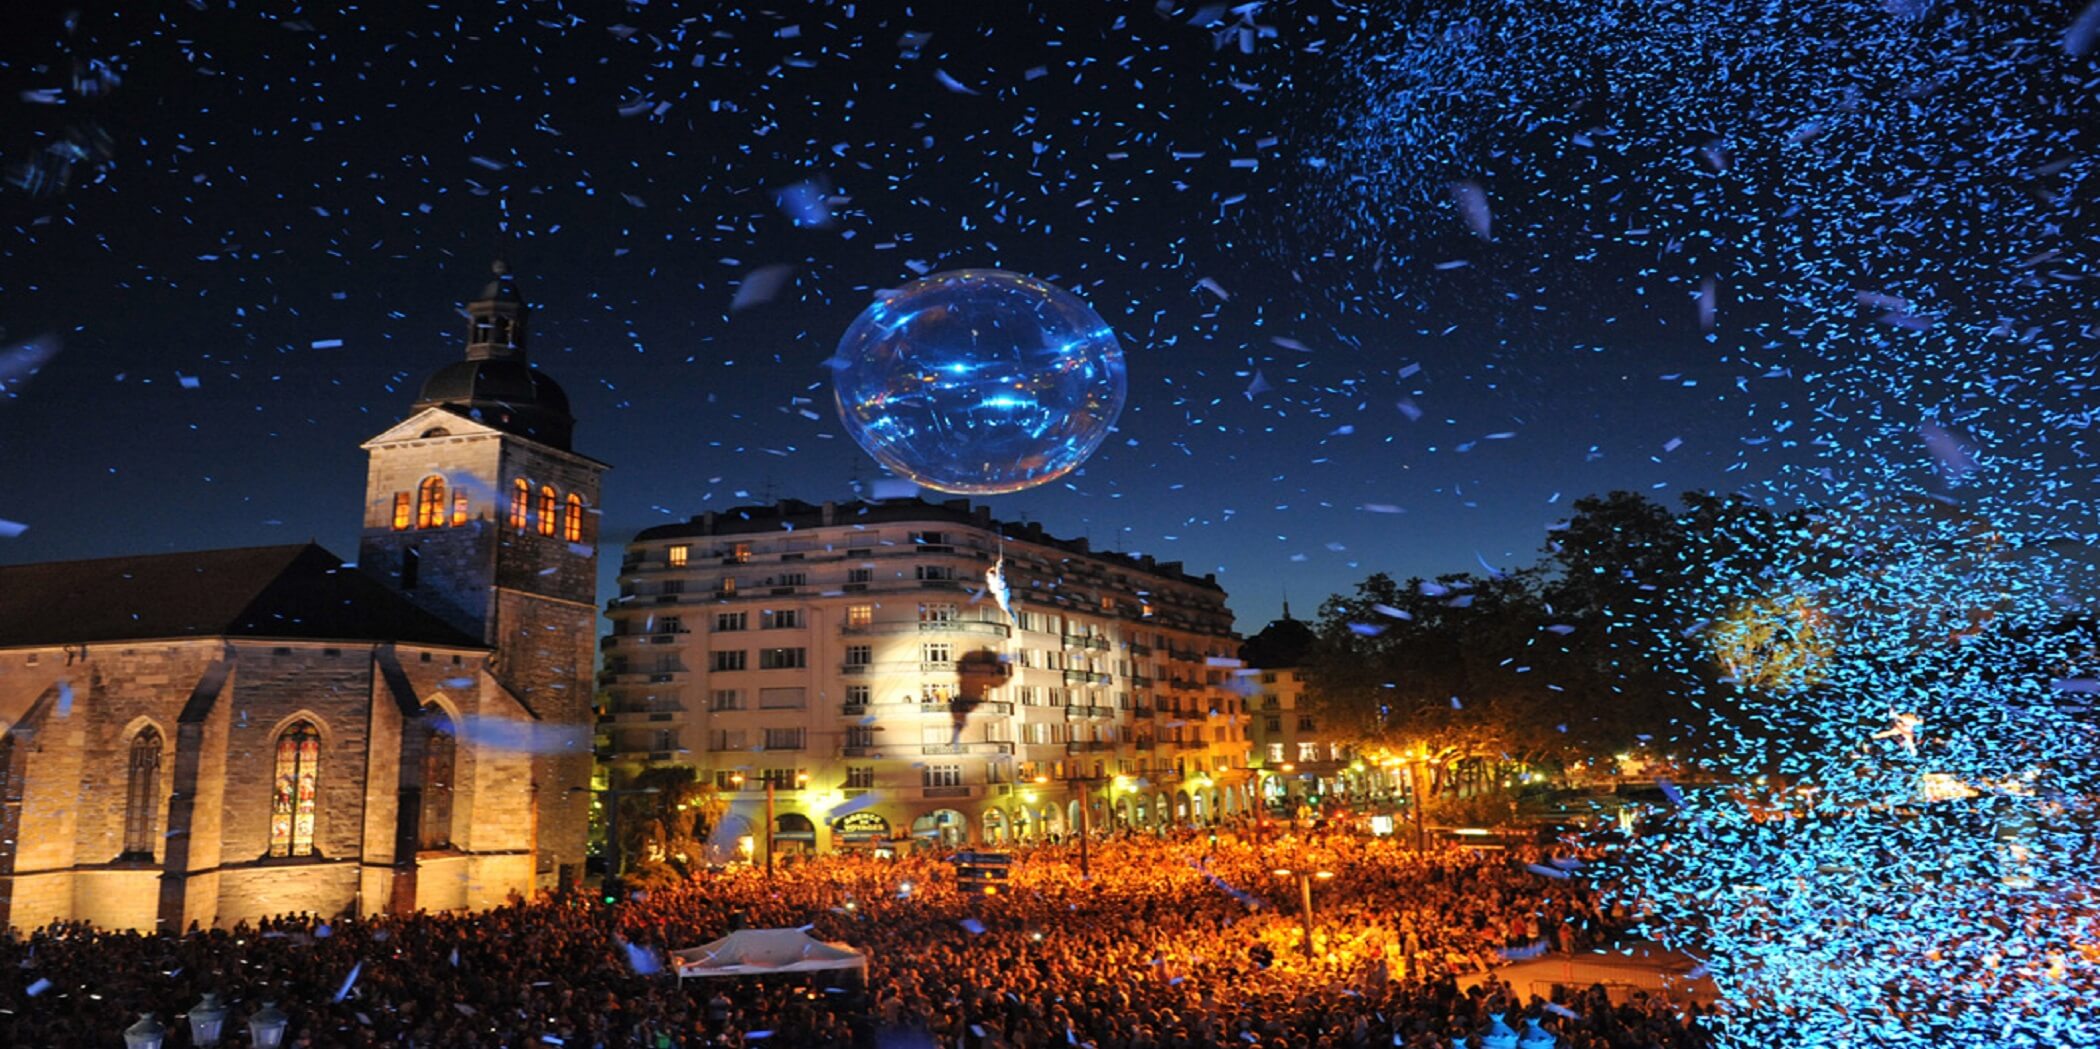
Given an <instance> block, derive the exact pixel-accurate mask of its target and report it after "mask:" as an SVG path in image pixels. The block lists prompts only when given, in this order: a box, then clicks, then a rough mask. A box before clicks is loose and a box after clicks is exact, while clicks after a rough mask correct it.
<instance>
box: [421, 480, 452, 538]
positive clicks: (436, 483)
mask: <svg viewBox="0 0 2100 1049" xmlns="http://www.w3.org/2000/svg"><path fill="white" fill-rule="evenodd" d="M416 527H417V528H443V527H445V479H444V478H442V477H438V476H436V475H432V476H429V477H425V478H423V483H422V484H421V485H419V486H417V488H416Z"/></svg>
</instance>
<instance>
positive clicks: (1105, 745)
mask: <svg viewBox="0 0 2100 1049" xmlns="http://www.w3.org/2000/svg"><path fill="white" fill-rule="evenodd" d="M1114 747H1115V743H1114V742H1113V741H1110V740H1105V739H1074V740H1068V741H1066V743H1065V753H1067V754H1087V753H1091V752H1094V751H1101V750H1111V749H1114Z"/></svg>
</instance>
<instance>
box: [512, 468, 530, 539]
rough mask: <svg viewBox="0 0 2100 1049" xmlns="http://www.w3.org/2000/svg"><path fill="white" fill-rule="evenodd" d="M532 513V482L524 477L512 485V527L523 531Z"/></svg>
mask: <svg viewBox="0 0 2100 1049" xmlns="http://www.w3.org/2000/svg"><path fill="white" fill-rule="evenodd" d="M531 513H532V482H530V481H527V480H526V479H524V478H523V477H520V478H518V479H517V480H515V481H512V482H511V483H510V526H511V527H512V528H517V529H520V530H522V529H523V528H524V527H525V519H526V517H527V516H528V515H529V514H531Z"/></svg>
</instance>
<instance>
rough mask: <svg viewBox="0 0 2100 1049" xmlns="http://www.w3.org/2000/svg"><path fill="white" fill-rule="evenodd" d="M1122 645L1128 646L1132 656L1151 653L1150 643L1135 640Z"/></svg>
mask: <svg viewBox="0 0 2100 1049" xmlns="http://www.w3.org/2000/svg"><path fill="white" fill-rule="evenodd" d="M1124 647H1125V648H1128V649H1129V650H1130V654H1131V655H1133V656H1149V655H1151V654H1152V646H1151V645H1141V644H1139V643H1137V642H1135V641H1132V642H1131V643H1130V644H1128V645H1125V646H1124Z"/></svg>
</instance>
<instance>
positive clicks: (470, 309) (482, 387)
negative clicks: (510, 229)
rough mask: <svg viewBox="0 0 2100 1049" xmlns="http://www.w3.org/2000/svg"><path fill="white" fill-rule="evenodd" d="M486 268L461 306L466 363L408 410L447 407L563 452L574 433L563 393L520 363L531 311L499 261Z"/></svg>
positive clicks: (437, 379) (441, 375)
mask: <svg viewBox="0 0 2100 1049" xmlns="http://www.w3.org/2000/svg"><path fill="white" fill-rule="evenodd" d="M491 269H492V270H493V274H494V275H493V277H492V278H491V279H490V280H489V282H488V285H487V286H486V287H484V288H482V290H481V297H480V298H477V299H475V300H474V301H472V302H469V303H467V352H466V359H465V360H461V361H454V362H453V363H451V364H448V365H446V366H444V367H443V368H439V369H438V370H437V372H436V373H435V374H433V375H431V377H430V378H429V379H427V380H425V381H424V383H423V391H422V393H421V395H419V396H418V397H417V398H416V403H415V408H414V410H415V411H421V410H423V409H425V408H445V409H447V410H450V411H454V412H457V413H459V414H460V415H464V416H466V417H468V418H470V419H476V420H479V421H480V422H483V423H486V424H487V425H490V426H494V427H496V428H498V429H501V430H505V431H507V432H510V433H514V434H517V435H518V436H520V437H528V438H531V439H532V440H535V441H538V442H540V443H541V444H545V445H549V446H551V447H554V448H559V449H561V450H563V451H568V450H569V441H570V438H571V437H572V436H573V435H574V433H575V430H576V419H575V417H574V416H572V415H570V414H569V396H568V394H566V393H563V392H562V388H561V387H560V386H559V385H557V384H556V383H555V381H554V380H553V379H550V378H548V377H547V376H546V374H545V373H544V372H541V371H540V370H539V369H537V368H534V367H532V365H531V363H530V362H529V361H528V360H527V359H526V354H525V345H526V321H527V319H528V318H529V316H530V315H531V312H532V307H531V306H529V305H527V304H526V302H525V297H524V295H523V294H521V293H520V292H519V291H518V284H517V280H516V279H515V278H514V277H513V276H512V275H511V272H510V267H509V266H508V265H506V264H505V263H504V262H503V260H501V259H498V260H496V263H495V265H494V266H493V267H491Z"/></svg>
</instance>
